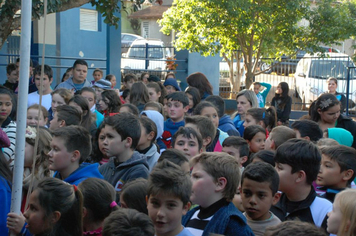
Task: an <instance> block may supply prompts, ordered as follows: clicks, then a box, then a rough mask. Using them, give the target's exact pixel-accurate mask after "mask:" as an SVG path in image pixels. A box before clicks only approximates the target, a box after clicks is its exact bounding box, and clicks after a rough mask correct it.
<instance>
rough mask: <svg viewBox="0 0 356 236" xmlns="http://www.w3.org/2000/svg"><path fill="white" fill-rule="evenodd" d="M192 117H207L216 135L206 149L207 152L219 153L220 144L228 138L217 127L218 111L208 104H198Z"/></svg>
mask: <svg viewBox="0 0 356 236" xmlns="http://www.w3.org/2000/svg"><path fill="white" fill-rule="evenodd" d="M194 115H202V116H206V117H208V118H209V119H210V120H211V121H212V122H213V124H214V126H215V128H216V129H217V130H216V135H215V138H214V140H212V141H211V144H210V145H209V146H208V147H207V148H206V151H207V152H221V151H222V143H223V142H224V140H225V139H226V138H227V137H229V135H228V134H227V133H225V132H224V131H222V130H220V129H219V128H218V127H219V116H218V109H217V108H216V107H215V106H214V105H213V104H212V103H210V102H206V101H203V102H200V103H199V104H198V105H197V106H196V107H195V110H194Z"/></svg>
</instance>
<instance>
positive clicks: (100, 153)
mask: <svg viewBox="0 0 356 236" xmlns="http://www.w3.org/2000/svg"><path fill="white" fill-rule="evenodd" d="M103 128H104V124H101V125H100V126H99V128H98V129H97V130H96V132H95V135H94V137H93V146H92V153H91V155H90V162H92V163H96V162H97V163H99V164H100V165H103V164H105V163H107V162H108V161H109V157H108V156H106V152H105V149H104V145H103V141H104V139H105V133H104V130H103Z"/></svg>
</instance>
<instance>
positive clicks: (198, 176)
mask: <svg viewBox="0 0 356 236" xmlns="http://www.w3.org/2000/svg"><path fill="white" fill-rule="evenodd" d="M191 164H192V167H193V169H192V175H191V180H192V183H193V185H192V195H191V197H190V200H191V202H192V203H193V204H198V205H199V206H198V207H196V208H193V209H192V210H190V211H189V212H188V213H187V214H186V215H185V216H184V217H183V225H184V226H185V227H186V228H187V229H189V230H190V231H191V232H192V233H193V234H194V235H203V236H207V235H209V234H211V233H215V234H222V235H253V233H252V231H251V229H250V227H249V226H248V225H247V223H246V218H245V217H244V216H243V215H242V213H241V212H240V211H239V210H237V208H236V207H235V206H234V205H233V203H232V202H231V200H232V199H233V197H234V195H235V193H236V189H237V187H238V184H239V182H240V170H239V165H238V163H237V161H236V160H235V159H234V158H233V157H232V156H230V155H229V154H226V153H216V152H214V153H211V152H210V153H202V154H200V155H198V156H195V157H194V158H193V159H192V160H191Z"/></svg>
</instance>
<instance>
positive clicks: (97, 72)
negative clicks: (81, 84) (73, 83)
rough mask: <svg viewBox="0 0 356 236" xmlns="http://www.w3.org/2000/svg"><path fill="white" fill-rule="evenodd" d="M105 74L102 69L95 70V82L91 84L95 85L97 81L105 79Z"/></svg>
mask: <svg viewBox="0 0 356 236" xmlns="http://www.w3.org/2000/svg"><path fill="white" fill-rule="evenodd" d="M103 76H104V73H103V71H102V70H100V69H95V70H94V72H93V78H94V80H93V81H92V82H91V83H92V84H94V83H95V82H96V81H98V80H101V78H103Z"/></svg>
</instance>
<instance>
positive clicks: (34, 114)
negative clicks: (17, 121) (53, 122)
mask: <svg viewBox="0 0 356 236" xmlns="http://www.w3.org/2000/svg"><path fill="white" fill-rule="evenodd" d="M38 112H39V114H38ZM47 122H48V111H47V110H46V108H45V107H44V106H40V105H39V104H33V105H32V106H29V107H28V108H27V120H26V125H27V126H29V125H32V126H37V124H39V126H46V125H47Z"/></svg>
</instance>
